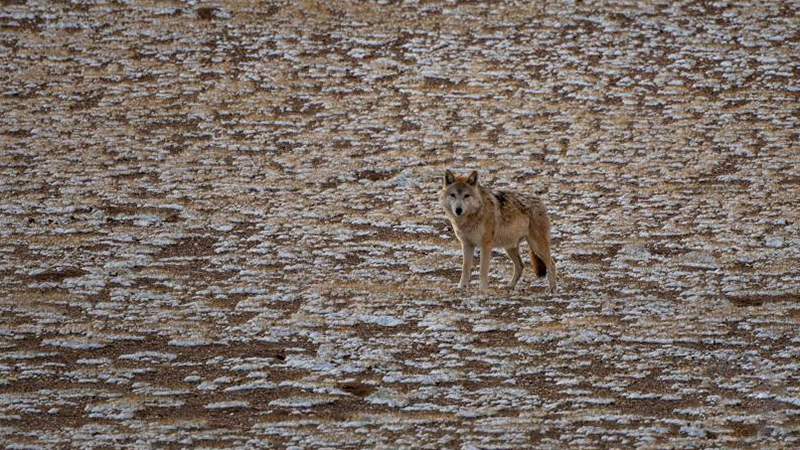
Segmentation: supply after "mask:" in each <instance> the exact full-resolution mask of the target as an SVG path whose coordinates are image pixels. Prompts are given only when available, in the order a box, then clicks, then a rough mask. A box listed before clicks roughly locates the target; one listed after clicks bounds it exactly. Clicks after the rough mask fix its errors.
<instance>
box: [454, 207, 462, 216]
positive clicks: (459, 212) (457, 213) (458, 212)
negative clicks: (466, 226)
mask: <svg viewBox="0 0 800 450" xmlns="http://www.w3.org/2000/svg"><path fill="white" fill-rule="evenodd" d="M463 211H464V210H462V209H461V208H456V215H457V216H460V215H461V213H462V212H463Z"/></svg>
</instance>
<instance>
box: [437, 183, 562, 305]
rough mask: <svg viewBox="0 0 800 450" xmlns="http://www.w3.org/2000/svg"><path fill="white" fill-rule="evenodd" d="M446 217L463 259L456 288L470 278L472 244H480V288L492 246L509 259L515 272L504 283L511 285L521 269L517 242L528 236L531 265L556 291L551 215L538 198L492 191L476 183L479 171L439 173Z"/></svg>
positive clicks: (484, 282)
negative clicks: (464, 175) (500, 249)
mask: <svg viewBox="0 0 800 450" xmlns="http://www.w3.org/2000/svg"><path fill="white" fill-rule="evenodd" d="M439 201H440V203H441V205H442V208H444V211H445V214H446V215H447V218H448V219H449V220H450V223H451V224H452V225H453V230H454V231H455V234H456V237H457V238H458V240H459V241H460V242H461V250H462V252H463V256H464V260H463V264H462V266H461V281H460V282H459V283H458V287H459V288H460V289H464V288H466V287H467V285H468V284H469V278H470V271H471V270H472V262H473V257H474V252H475V247H479V248H480V249H481V262H480V264H481V291H482V292H486V291H487V289H488V285H489V261H490V260H491V258H492V248H497V247H501V248H503V249H505V251H506V253H507V254H508V256H509V257H510V258H511V260H512V261H513V262H514V275H513V276H512V277H511V281H510V282H509V283H508V286H507V287H508V288H509V289H514V288H515V287H516V285H517V281H519V277H520V275H522V259H521V258H520V256H519V243H520V242H522V241H523V240H526V241H528V246H529V248H530V257H531V265H532V266H533V271H534V273H535V274H536V275H538V276H539V277H544V276H545V275H546V276H547V281H548V284H549V288H550V292H551V293H554V292H555V291H556V264H555V261H554V260H553V258H552V256H551V255H550V219H549V218H548V217H547V211H545V208H544V205H542V202H541V200H540V199H538V198H534V197H527V196H524V195H521V194H516V193H513V192H508V191H496V192H492V191H491V190H489V189H487V188H485V187H483V186H481V185H480V183H478V172H477V171H475V170H473V171H472V173H470V174H469V176H466V177H462V176H457V175H455V174H453V172H451V171H450V170H449V169H448V170H447V171H445V174H444V185H443V186H442V191H441V194H440V197H439Z"/></svg>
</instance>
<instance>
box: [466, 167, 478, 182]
mask: <svg viewBox="0 0 800 450" xmlns="http://www.w3.org/2000/svg"><path fill="white" fill-rule="evenodd" d="M477 182H478V171H477V170H473V171H472V173H471V174H469V177H468V178H467V184H468V185H470V186H475V184H476V183H477Z"/></svg>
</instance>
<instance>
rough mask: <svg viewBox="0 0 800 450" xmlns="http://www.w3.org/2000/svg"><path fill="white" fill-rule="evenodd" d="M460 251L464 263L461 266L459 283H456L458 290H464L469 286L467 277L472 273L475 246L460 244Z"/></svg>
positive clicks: (464, 242) (463, 242)
mask: <svg viewBox="0 0 800 450" xmlns="http://www.w3.org/2000/svg"><path fill="white" fill-rule="evenodd" d="M461 251H462V252H463V256H464V261H463V263H462V264H461V281H460V282H459V283H458V287H459V288H460V289H464V288H466V287H467V285H468V284H469V276H470V273H471V272H472V260H473V258H474V257H475V246H474V245H472V244H469V243H467V242H466V240H464V241H462V242H461Z"/></svg>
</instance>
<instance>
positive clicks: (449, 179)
mask: <svg viewBox="0 0 800 450" xmlns="http://www.w3.org/2000/svg"><path fill="white" fill-rule="evenodd" d="M455 182H456V176H455V175H453V172H450V169H447V170H446V171H445V172H444V185H445V186H448V185H451V184H453V183H455Z"/></svg>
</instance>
